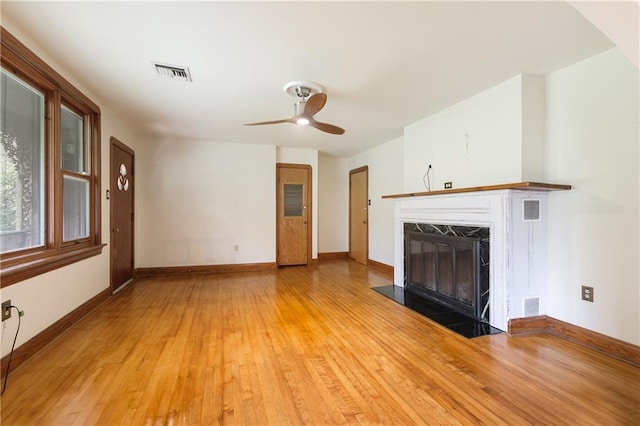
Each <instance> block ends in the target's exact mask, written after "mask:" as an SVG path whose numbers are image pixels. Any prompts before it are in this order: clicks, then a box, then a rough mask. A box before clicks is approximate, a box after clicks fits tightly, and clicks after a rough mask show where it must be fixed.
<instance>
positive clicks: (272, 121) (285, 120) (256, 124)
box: [245, 117, 295, 126]
mask: <svg viewBox="0 0 640 426" xmlns="http://www.w3.org/2000/svg"><path fill="white" fill-rule="evenodd" d="M280 123H295V120H294V119H293V117H292V118H285V119H283V120H271V121H260V122H258V123H245V126H261V125H263V124H280Z"/></svg>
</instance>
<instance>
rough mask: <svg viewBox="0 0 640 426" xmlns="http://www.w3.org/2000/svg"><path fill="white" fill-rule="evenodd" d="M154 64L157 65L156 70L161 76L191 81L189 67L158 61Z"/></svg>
mask: <svg viewBox="0 0 640 426" xmlns="http://www.w3.org/2000/svg"><path fill="white" fill-rule="evenodd" d="M153 65H154V66H155V67H156V72H157V73H158V75H159V76H160V77H164V78H173V79H176V80H180V81H191V73H190V72H189V68H187V67H179V66H175V65H167V64H158V63H154V64H153Z"/></svg>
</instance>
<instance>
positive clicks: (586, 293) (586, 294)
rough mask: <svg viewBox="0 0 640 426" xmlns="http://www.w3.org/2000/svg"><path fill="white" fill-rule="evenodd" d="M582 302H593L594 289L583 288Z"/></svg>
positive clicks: (584, 286)
mask: <svg viewBox="0 0 640 426" xmlns="http://www.w3.org/2000/svg"><path fill="white" fill-rule="evenodd" d="M582 300H586V301H587V302H593V287H588V286H586V285H583V286H582Z"/></svg>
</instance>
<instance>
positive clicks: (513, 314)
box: [383, 182, 571, 330]
mask: <svg viewBox="0 0 640 426" xmlns="http://www.w3.org/2000/svg"><path fill="white" fill-rule="evenodd" d="M568 189H571V186H569V185H557V184H545V183H536V182H520V183H513V184H504V185H493V186H482V187H473V188H458V189H450V190H444V191H432V192H423V193H406V194H393V195H385V196H383V198H387V199H388V198H392V199H394V200H395V205H394V216H395V223H394V259H393V266H394V279H393V282H394V285H396V286H398V287H405V286H407V287H411V288H412V289H413V290H416V289H417V291H422V292H429V291H433V289H430V288H428V286H425V285H415V284H416V283H415V281H416V280H414V279H413V278H414V277H413V276H412V275H411V274H412V272H411V271H410V270H408V269H407V270H406V271H405V267H406V259H405V250H404V249H405V244H406V240H405V231H407V232H414V231H415V232H423V231H425V230H428V229H429V228H431V227H432V225H426V226H425V225H423V224H443V225H441V226H445V227H449V228H451V229H452V230H456V227H462V228H469V229H471V230H473V229H485V230H488V231H486V232H487V235H486V240H487V248H486V252H487V254H488V253H489V252H490V255H491V262H490V264H489V262H488V257H487V258H486V260H485V259H484V258H483V257H482V253H483V252H484V251H485V250H484V249H483V243H482V239H483V238H484V237H482V236H478V235H458V234H454V235H453V236H463V237H471V238H479V239H480V240H481V243H480V264H481V265H483V264H484V263H485V262H486V263H487V264H488V267H487V272H486V275H487V276H488V277H487V278H486V280H487V282H488V290H489V292H488V294H487V297H488V302H487V303H488V305H487V304H486V303H485V302H484V300H483V299H482V297H484V296H483V295H485V290H484V288H485V287H481V290H480V295H481V296H480V303H479V304H478V303H477V301H478V299H477V293H473V294H475V296H472V297H476V303H475V306H474V307H473V308H472V312H473V313H472V315H474V316H478V310H479V317H480V318H483V319H485V320H486V318H488V321H489V324H490V325H491V326H493V327H495V328H498V329H500V330H507V326H508V322H509V320H510V319H512V318H522V317H526V316H536V315H544V314H545V313H546V312H545V310H546V301H545V298H544V296H545V294H546V293H547V283H546V275H547V271H546V244H547V242H546V224H547V218H546V202H547V197H548V194H549V192H550V191H557V190H568ZM416 224H418V227H419V228H421V230H418V229H417V228H415V225H416ZM405 225H409V228H406V227H405ZM432 231H433V232H431V231H429V232H427V233H432V234H433V235H438V234H442V233H441V232H440V231H435V230H432ZM483 232H484V231H483ZM488 233H490V234H491V244H490V245H489V234H488ZM418 238H423V240H422V242H420V243H418V242H416V243H415V244H423V243H424V241H429V240H424V238H429V237H418ZM434 241H435V240H434ZM451 241H453V239H452V240H451ZM435 243H436V245H437V244H438V243H441V241H435ZM427 247H428V246H427ZM421 250H422V249H421ZM469 250H470V251H471V252H473V248H471V249H468V248H467V249H465V250H463V251H466V252H468V251H469ZM422 256H423V257H424V256H425V254H424V253H423V254H422ZM426 256H429V255H426ZM458 257H460V256H458ZM427 258H428V257H427ZM458 260H460V259H458ZM423 262H424V261H423ZM412 267H413V266H412ZM423 268H424V266H423ZM483 271H484V269H483V267H482V266H481V268H480V277H481V280H484V279H485V278H484V276H485V272H483ZM462 272H463V270H461V271H460V273H461V274H462ZM415 274H417V272H415ZM407 277H410V278H411V279H410V280H409V282H407ZM483 285H484V284H483V283H481V286H483ZM445 293H446V292H445ZM454 294H455V293H454ZM450 295H451V291H449V294H446V296H447V297H449V296H450ZM438 297H440V298H441V299H443V300H445V301H447V302H450V300H448V299H446V298H445V297H444V296H442V295H438ZM465 297H468V296H465ZM458 302H460V301H458ZM450 303H453V302H450ZM456 303H457V302H456ZM462 304H463V305H464V304H467V305H468V303H466V301H465V302H463V303H462ZM486 306H490V307H491V309H490V312H489V309H488V308H487V310H486V311H485V307H486Z"/></svg>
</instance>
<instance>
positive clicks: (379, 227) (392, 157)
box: [347, 138, 406, 265]
mask: <svg viewBox="0 0 640 426" xmlns="http://www.w3.org/2000/svg"><path fill="white" fill-rule="evenodd" d="M405 158H406V157H405V156H404V151H403V139H402V138H396V139H393V140H391V141H389V142H387V143H385V144H382V145H379V146H377V147H374V148H372V149H370V150H368V151H365V152H363V153H361V154H358V155H355V156H354V157H352V158H350V159H349V162H348V166H349V167H348V169H349V170H353V169H357V168H358V167H362V166H368V167H369V199H370V200H371V205H370V206H369V259H371V260H375V261H376V262H380V263H384V264H386V265H393V230H394V227H393V212H394V203H393V200H390V199H385V200H383V199H382V196H383V195H389V194H398V193H401V192H403V189H402V185H403V176H404V174H403V170H404V159H405ZM348 217H349V216H348V214H347V219H348Z"/></svg>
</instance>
